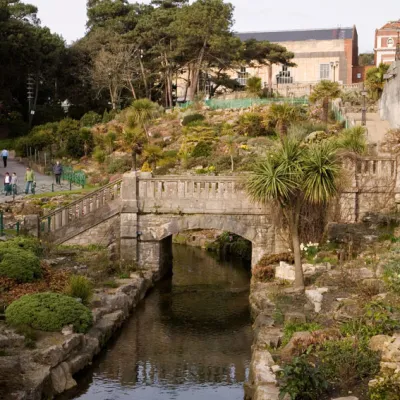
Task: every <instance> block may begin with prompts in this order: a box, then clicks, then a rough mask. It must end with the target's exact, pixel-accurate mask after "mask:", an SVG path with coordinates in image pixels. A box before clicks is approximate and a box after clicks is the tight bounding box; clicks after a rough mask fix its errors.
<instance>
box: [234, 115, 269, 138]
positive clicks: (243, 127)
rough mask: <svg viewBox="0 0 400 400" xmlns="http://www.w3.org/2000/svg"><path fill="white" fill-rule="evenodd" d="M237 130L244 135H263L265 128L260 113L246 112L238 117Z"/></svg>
mask: <svg viewBox="0 0 400 400" xmlns="http://www.w3.org/2000/svg"><path fill="white" fill-rule="evenodd" d="M237 131H238V133H239V134H240V135H244V136H253V137H255V136H263V135H265V134H266V129H265V126H264V123H263V116H262V115H261V114H260V113H255V112H247V113H245V114H243V115H241V116H240V117H239V123H238V127H237Z"/></svg>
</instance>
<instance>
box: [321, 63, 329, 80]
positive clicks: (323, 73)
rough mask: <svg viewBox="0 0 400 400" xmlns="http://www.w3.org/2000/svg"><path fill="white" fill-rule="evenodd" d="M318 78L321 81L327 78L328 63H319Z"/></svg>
mask: <svg viewBox="0 0 400 400" xmlns="http://www.w3.org/2000/svg"><path fill="white" fill-rule="evenodd" d="M319 79H320V80H321V81H322V80H327V79H329V64H320V65H319Z"/></svg>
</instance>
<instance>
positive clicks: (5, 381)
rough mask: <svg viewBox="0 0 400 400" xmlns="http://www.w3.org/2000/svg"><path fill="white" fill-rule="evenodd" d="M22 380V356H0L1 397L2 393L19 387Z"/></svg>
mask: <svg viewBox="0 0 400 400" xmlns="http://www.w3.org/2000/svg"><path fill="white" fill-rule="evenodd" d="M22 382H23V375H22V374H21V362H20V358H19V357H18V356H2V357H0V398H2V397H1V395H2V394H4V395H5V394H6V393H7V392H8V391H10V390H13V389H19V388H20V387H21V385H22ZM3 390H4V393H3V392H2V391H3Z"/></svg>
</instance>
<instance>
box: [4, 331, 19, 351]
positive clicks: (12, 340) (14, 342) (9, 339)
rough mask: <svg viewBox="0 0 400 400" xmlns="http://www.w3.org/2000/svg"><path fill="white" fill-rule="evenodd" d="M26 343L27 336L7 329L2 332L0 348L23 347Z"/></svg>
mask: <svg viewBox="0 0 400 400" xmlns="http://www.w3.org/2000/svg"><path fill="white" fill-rule="evenodd" d="M24 343H25V337H24V336H22V335H18V334H17V333H15V332H13V331H5V332H4V334H0V348H10V347H22V346H24Z"/></svg>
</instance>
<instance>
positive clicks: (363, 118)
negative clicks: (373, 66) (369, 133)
mask: <svg viewBox="0 0 400 400" xmlns="http://www.w3.org/2000/svg"><path fill="white" fill-rule="evenodd" d="M367 94H368V92H367V91H366V90H365V89H364V87H363V90H362V91H361V96H362V97H363V106H362V110H361V126H366V125H367V108H366V103H365V99H366V97H367Z"/></svg>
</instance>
